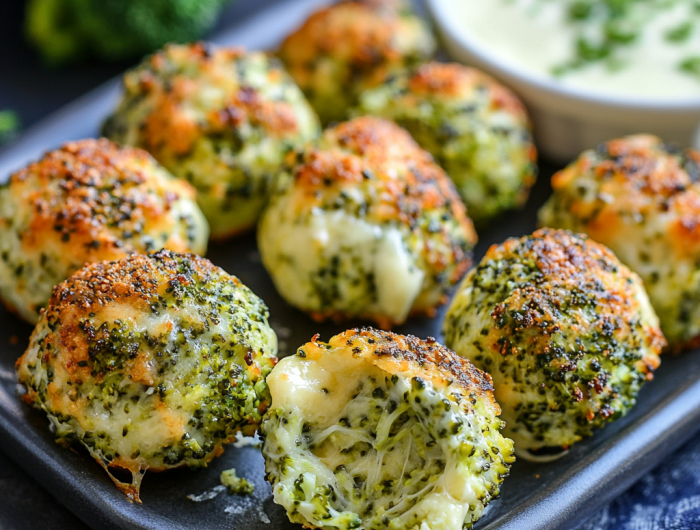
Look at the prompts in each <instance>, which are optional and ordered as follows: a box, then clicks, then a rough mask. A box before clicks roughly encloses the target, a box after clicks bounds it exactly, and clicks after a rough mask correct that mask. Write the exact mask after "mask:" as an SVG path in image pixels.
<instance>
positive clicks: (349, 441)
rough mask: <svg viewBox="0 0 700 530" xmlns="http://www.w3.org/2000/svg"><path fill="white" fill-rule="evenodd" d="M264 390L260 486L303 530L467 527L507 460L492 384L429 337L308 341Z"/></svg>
mask: <svg viewBox="0 0 700 530" xmlns="http://www.w3.org/2000/svg"><path fill="white" fill-rule="evenodd" d="M268 385H269V387H270V392H271V395H272V407H271V409H270V411H269V412H268V413H267V414H266V416H265V418H264V419H263V423H262V426H261V433H262V435H263V436H264V444H263V456H264V457H265V469H266V471H267V478H268V480H269V481H270V482H271V483H272V491H273V496H274V497H273V498H274V501H275V502H276V503H277V504H280V505H281V506H283V507H284V508H285V509H286V510H287V515H288V516H289V519H290V520H291V521H292V522H295V523H301V524H303V525H304V526H306V527H308V528H332V529H338V530H345V529H351V528H367V529H382V528H391V529H393V530H403V529H416V530H417V529H425V528H430V529H431V530H461V529H462V528H471V525H472V524H473V523H474V522H475V521H476V520H478V519H479V517H480V516H481V514H482V512H483V510H484V507H485V506H486V505H487V504H488V503H489V502H490V501H491V500H492V499H494V498H496V497H498V495H499V486H500V484H501V482H502V481H503V478H504V477H505V476H507V474H508V471H509V468H510V464H511V463H512V462H513V461H514V458H513V442H512V441H511V440H508V439H506V438H504V437H503V436H502V435H501V433H500V432H499V429H501V427H502V422H501V421H500V420H499V419H498V414H499V408H498V405H497V404H496V402H495V401H494V398H493V392H492V389H493V387H492V386H491V379H490V377H489V376H488V375H487V374H484V373H483V372H481V371H479V370H477V369H476V368H475V367H474V366H473V365H472V364H471V363H469V362H468V361H465V360H463V359H461V358H459V357H458V356H457V355H455V354H454V353H452V352H450V351H449V350H447V349H446V348H444V347H442V346H440V345H439V344H437V343H436V342H435V340H434V339H428V340H427V341H422V340H420V339H417V338H416V337H412V336H402V335H395V334H393V333H388V332H380V331H375V330H372V329H354V330H349V331H346V332H344V333H341V334H340V335H336V336H335V337H333V338H332V339H331V340H330V341H329V342H328V343H327V344H326V343H323V342H319V341H318V340H317V338H314V339H313V340H312V341H311V342H310V343H308V344H306V345H305V346H302V347H301V348H299V349H298V350H297V353H296V355H295V356H292V357H288V358H286V359H283V360H282V361H280V363H279V364H278V365H277V367H276V368H275V369H274V370H273V371H272V373H271V374H270V376H269V377H268Z"/></svg>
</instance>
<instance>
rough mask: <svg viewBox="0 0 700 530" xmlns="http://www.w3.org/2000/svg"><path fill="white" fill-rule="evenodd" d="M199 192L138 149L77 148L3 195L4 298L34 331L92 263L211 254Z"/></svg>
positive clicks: (55, 156) (49, 158)
mask: <svg viewBox="0 0 700 530" xmlns="http://www.w3.org/2000/svg"><path fill="white" fill-rule="evenodd" d="M208 234H209V229H208V226H207V222H206V220H205V219H204V216H203V215H202V212H201V211H200V209H199V207H198V206H197V204H196V202H195V191H194V189H193V188H192V187H191V186H190V185H189V184H187V183H186V182H184V181H181V180H177V179H175V178H173V177H172V175H171V174H170V173H168V172H167V171H166V170H164V169H163V168H162V167H161V166H160V165H158V163H157V162H156V161H155V160H153V158H152V157H151V156H150V155H149V154H148V153H146V152H145V151H142V150H140V149H133V148H120V147H118V146H117V145H116V144H114V143H112V142H110V141H108V140H105V139H101V140H81V141H77V142H71V143H68V144H66V145H64V146H63V147H61V148H60V149H57V150H55V151H51V152H49V153H47V154H46V155H44V157H43V158H42V159H41V160H39V161H38V162H34V163H32V164H29V165H28V166H27V167H26V168H24V169H22V170H20V171H18V172H17V173H15V174H14V175H12V176H11V177H10V180H9V182H7V183H6V184H4V185H3V186H1V187H0V258H1V259H0V295H1V296H2V299H3V301H4V302H5V304H6V305H7V306H8V307H9V308H10V309H11V310H13V311H15V312H16V313H18V314H19V315H20V316H22V317H23V318H25V319H26V320H28V321H29V322H31V323H35V322H36V321H37V319H38V317H39V310H40V309H41V308H42V307H43V306H45V305H46V302H47V301H48V300H49V297H50V296H51V289H52V288H53V286H54V285H55V284H57V283H59V282H62V281H63V280H65V279H66V278H68V276H70V275H71V274H73V273H74V272H75V271H77V270H78V269H79V268H80V267H82V266H83V265H84V264H85V263H88V262H94V261H100V260H114V259H119V258H122V257H124V256H126V255H127V254H130V253H132V252H150V251H154V250H159V249H161V248H168V249H171V250H174V251H178V252H196V253H199V254H204V252H205V251H206V248H207V238H208Z"/></svg>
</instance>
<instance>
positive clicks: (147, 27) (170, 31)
mask: <svg viewBox="0 0 700 530" xmlns="http://www.w3.org/2000/svg"><path fill="white" fill-rule="evenodd" d="M229 1H230V0H29V2H28V4H27V14H26V15H27V16H26V26H25V31H26V35H27V38H28V39H29V40H30V41H31V42H32V44H34V46H36V48H37V49H38V51H39V52H40V54H41V56H42V57H43V59H44V60H45V61H46V62H47V63H48V64H49V65H52V66H56V65H61V64H64V63H68V62H74V61H77V60H80V59H84V58H86V57H95V58H97V59H101V60H106V61H118V60H125V59H133V58H136V57H140V56H142V55H144V54H146V53H149V52H152V51H153V50H156V49H158V48H160V47H161V46H163V45H164V44H165V43H167V42H179V43H182V42H188V41H192V40H196V39H197V38H199V37H201V36H202V35H203V34H204V32H206V31H207V30H208V29H210V28H211V27H212V26H213V25H214V23H215V22H216V18H217V16H218V15H219V12H220V11H221V9H222V7H223V6H224V5H225V4H226V3H228V2H229Z"/></svg>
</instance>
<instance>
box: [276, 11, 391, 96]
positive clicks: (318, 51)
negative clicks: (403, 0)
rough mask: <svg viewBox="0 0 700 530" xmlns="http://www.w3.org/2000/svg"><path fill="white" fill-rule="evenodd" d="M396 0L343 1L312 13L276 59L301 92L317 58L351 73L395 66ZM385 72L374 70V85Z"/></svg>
mask: <svg viewBox="0 0 700 530" xmlns="http://www.w3.org/2000/svg"><path fill="white" fill-rule="evenodd" d="M399 6H400V2H398V1H396V0H343V1H341V2H339V3H337V4H335V5H332V6H328V7H326V8H323V9H321V10H319V11H317V12H315V13H313V14H312V15H311V16H310V17H309V18H308V19H307V20H306V22H305V23H304V25H303V26H302V27H301V28H299V29H298V30H297V31H296V32H294V33H292V34H291V35H289V36H288V37H287V38H286V39H285V40H284V42H283V43H282V46H281V48H280V56H281V57H282V59H283V60H284V62H285V63H286V64H288V65H289V67H290V72H291V73H292V75H293V76H294V77H295V79H297V82H298V83H299V84H300V86H301V87H302V88H304V87H305V86H307V85H308V84H309V79H308V76H309V74H310V70H311V67H312V65H313V62H314V60H316V58H317V57H318V55H331V56H333V57H334V58H336V59H337V60H340V61H344V62H346V63H347V64H348V65H349V66H350V67H351V68H352V69H356V70H358V71H365V72H366V71H370V70H371V69H372V68H376V67H377V66H379V65H380V64H381V63H383V62H399V61H400V60H401V52H400V50H398V49H397V47H396V45H395V42H394V35H395V34H396V29H397V26H398V24H399V23H400V17H399V14H398V7H399ZM384 73H385V71H384V70H383V69H381V70H377V75H376V76H375V77H376V83H379V82H381V78H382V77H383V75H384Z"/></svg>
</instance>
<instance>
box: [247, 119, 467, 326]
mask: <svg viewBox="0 0 700 530" xmlns="http://www.w3.org/2000/svg"><path fill="white" fill-rule="evenodd" d="M475 242H476V235H475V233H474V230H473V227H472V224H471V221H470V220H469V218H468V217H467V215H466V213H465V209H464V206H463V204H462V202H461V201H460V199H459V195H458V194H457V192H456V191H455V190H454V187H453V186H452V183H451V182H450V181H449V178H448V177H447V175H445V173H444V172H443V171H442V170H441V169H440V168H439V167H438V166H437V165H435V164H434V163H433V161H432V158H431V157H430V155H429V154H428V153H426V152H425V151H423V150H421V149H420V148H419V147H418V146H417V145H416V143H415V142H414V141H413V140H412V139H411V137H410V135H409V134H408V133H407V132H406V131H404V130H403V129H401V128H399V127H398V126H396V125H395V124H393V123H391V122H389V121H385V120H381V119H378V118H371V117H364V118H358V119H355V120H353V121H350V122H345V123H342V124H340V125H338V126H336V127H334V128H332V129H328V130H327V131H326V132H325V133H324V134H323V136H322V138H321V140H320V141H319V142H317V143H316V144H315V145H312V146H309V147H308V148H307V149H306V150H305V151H303V152H301V153H299V154H298V155H297V156H296V157H294V159H291V157H290V169H289V171H288V172H285V173H284V174H282V176H281V177H280V181H279V185H278V188H277V190H276V192H275V194H274V195H273V197H272V199H271V201H270V205H269V206H268V208H267V210H266V211H265V213H264V214H263V217H262V219H261V221H260V225H259V231H258V246H259V249H260V253H261V256H262V260H263V263H264V265H265V267H266V268H267V270H268V272H269V273H270V275H271V276H272V279H273V280H274V282H275V285H276V286H277V290H278V291H279V292H280V294H281V295H282V296H283V297H284V298H285V299H286V300H287V301H288V302H289V303H290V304H292V305H294V306H296V307H298V308H300V309H303V310H305V311H307V312H309V313H311V314H312V316H314V317H315V318H318V319H324V318H328V317H332V318H335V319H339V318H352V317H358V318H366V319H371V320H374V321H375V322H377V323H378V324H379V325H380V326H381V327H385V328H386V327H390V326H392V325H395V324H401V323H402V322H404V321H405V320H406V318H407V317H408V316H409V314H432V313H433V311H434V309H435V307H436V306H437V305H439V304H441V303H444V301H445V299H446V294H447V292H448V291H449V290H450V288H451V287H452V286H453V285H454V284H455V283H456V282H457V281H459V279H460V278H461V276H462V275H463V274H464V272H465V271H466V269H467V267H468V266H469V263H470V256H471V252H470V251H471V249H472V247H473V245H474V243H475Z"/></svg>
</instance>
